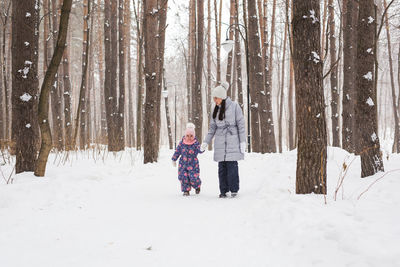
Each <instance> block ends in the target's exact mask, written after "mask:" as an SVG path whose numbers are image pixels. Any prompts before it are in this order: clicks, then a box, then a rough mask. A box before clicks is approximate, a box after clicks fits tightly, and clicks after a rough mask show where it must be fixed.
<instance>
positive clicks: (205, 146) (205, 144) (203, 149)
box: [200, 143, 208, 152]
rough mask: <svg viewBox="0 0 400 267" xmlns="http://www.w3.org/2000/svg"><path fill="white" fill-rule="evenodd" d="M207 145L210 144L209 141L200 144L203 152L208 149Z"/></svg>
mask: <svg viewBox="0 0 400 267" xmlns="http://www.w3.org/2000/svg"><path fill="white" fill-rule="evenodd" d="M207 146H208V144H207V143H202V144H201V146H200V151H201V152H204V151H206V149H207Z"/></svg>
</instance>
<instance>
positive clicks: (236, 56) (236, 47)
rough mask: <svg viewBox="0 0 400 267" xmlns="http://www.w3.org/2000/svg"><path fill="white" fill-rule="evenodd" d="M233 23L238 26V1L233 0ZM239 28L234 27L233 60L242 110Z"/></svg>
mask: <svg viewBox="0 0 400 267" xmlns="http://www.w3.org/2000/svg"><path fill="white" fill-rule="evenodd" d="M235 23H236V24H239V6H238V0H235ZM239 30H240V29H239V26H236V27H235V58H236V75H237V80H236V81H235V82H236V84H237V95H238V103H239V106H240V107H241V108H242V110H244V103H243V102H244V101H243V84H242V51H241V48H240V41H241V39H240V38H241V37H240V32H239Z"/></svg>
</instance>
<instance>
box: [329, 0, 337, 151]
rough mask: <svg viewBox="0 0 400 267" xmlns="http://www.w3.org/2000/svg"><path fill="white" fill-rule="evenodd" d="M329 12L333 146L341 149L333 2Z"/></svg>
mask: <svg viewBox="0 0 400 267" xmlns="http://www.w3.org/2000/svg"><path fill="white" fill-rule="evenodd" d="M328 10H329V48H330V49H329V53H330V61H331V67H330V68H331V73H330V78H331V97H332V99H331V109H332V114H331V119H332V139H333V140H332V141H333V142H332V146H334V147H340V135H339V133H340V128H339V105H338V104H339V94H340V93H339V90H338V79H337V73H338V67H337V62H336V61H337V58H336V57H337V56H336V34H335V30H336V29H335V27H336V26H335V7H334V5H333V0H329V2H328Z"/></svg>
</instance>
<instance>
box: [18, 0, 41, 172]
mask: <svg viewBox="0 0 400 267" xmlns="http://www.w3.org/2000/svg"><path fill="white" fill-rule="evenodd" d="M36 5H37V3H36V0H28V1H14V2H13V5H12V14H13V15H12V73H14V75H13V76H12V85H13V89H12V105H13V108H12V131H13V135H14V136H15V142H16V147H15V149H16V164H15V173H21V172H25V171H34V170H35V163H36V154H37V139H38V138H39V132H38V124H37V93H38V89H39V80H38V51H39V33H38V32H39V9H38V8H37V6H36Z"/></svg>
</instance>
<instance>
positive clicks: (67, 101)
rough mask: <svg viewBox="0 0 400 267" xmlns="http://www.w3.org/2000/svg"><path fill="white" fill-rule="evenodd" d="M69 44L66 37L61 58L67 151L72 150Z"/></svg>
mask: <svg viewBox="0 0 400 267" xmlns="http://www.w3.org/2000/svg"><path fill="white" fill-rule="evenodd" d="M70 44H71V42H70V38H68V44H67V46H66V47H65V50H64V55H63V59H62V65H63V85H64V86H63V88H64V128H65V149H66V150H67V151H69V150H72V149H73V147H72V113H71V110H72V104H71V96H72V88H71V80H70V72H69V45H70Z"/></svg>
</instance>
